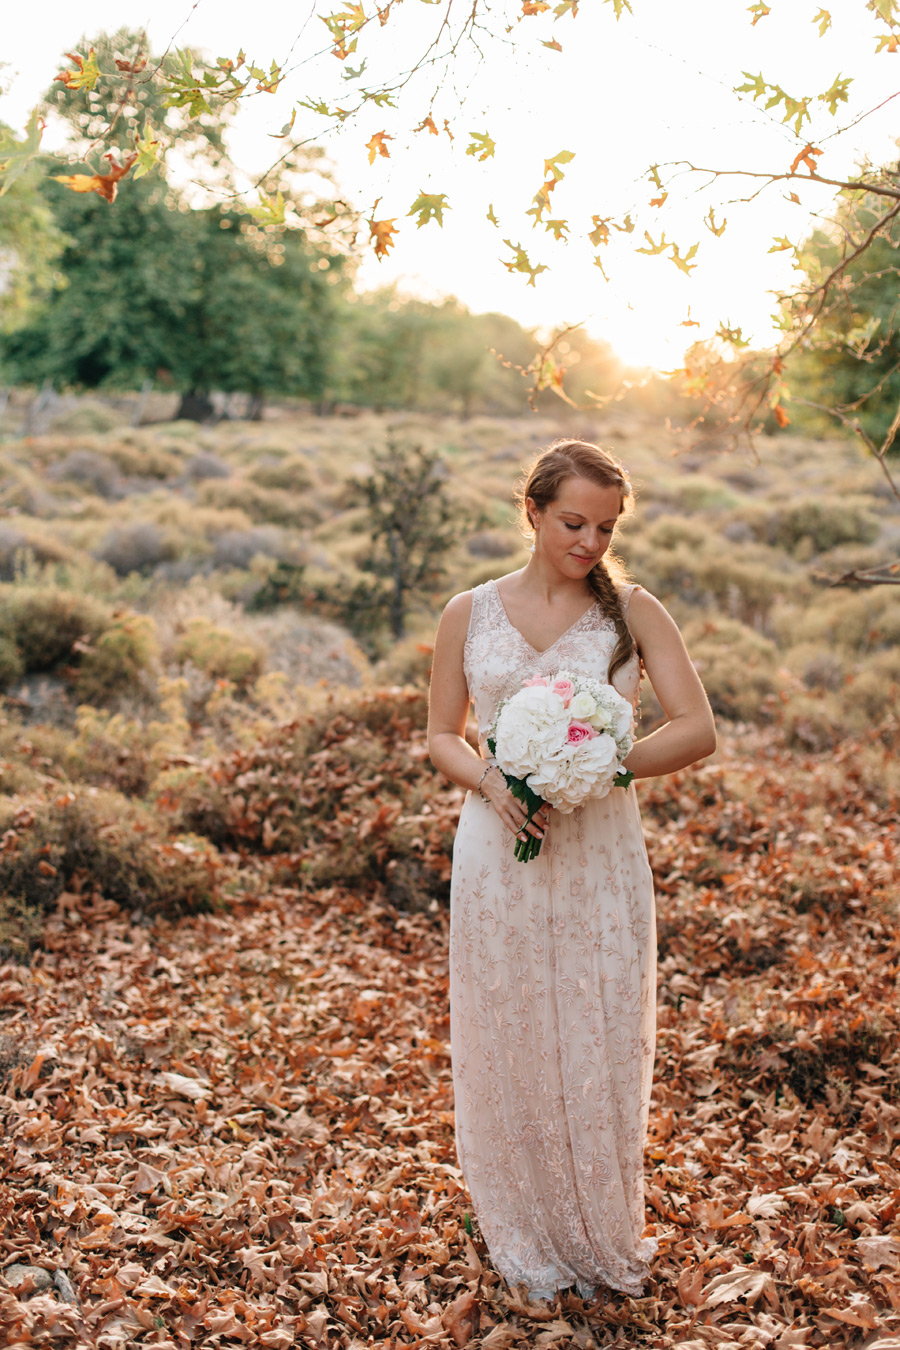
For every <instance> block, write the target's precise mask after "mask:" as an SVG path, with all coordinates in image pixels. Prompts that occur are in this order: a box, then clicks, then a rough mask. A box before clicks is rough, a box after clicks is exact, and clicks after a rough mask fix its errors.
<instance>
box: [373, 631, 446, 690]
mask: <svg viewBox="0 0 900 1350" xmlns="http://www.w3.org/2000/svg"><path fill="white" fill-rule="evenodd" d="M433 657H434V643H433V642H423V641H422V640H421V638H415V637H409V638H404V640H403V641H402V642H397V643H395V644H394V646H393V647H392V648H391V650H390V652H389V653H388V655H387V656H386V657H385V658H384V659H383V660H382V661H379V662H378V664H377V665H376V667H375V670H374V672H373V674H374V679H375V681H376V683H377V684H378V685H379V686H383V685H414V686H416V687H418V688H420V689H421V688H425V689H427V687H428V681H429V678H430V676H431V664H432V660H433Z"/></svg>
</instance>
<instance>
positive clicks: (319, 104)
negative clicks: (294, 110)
mask: <svg viewBox="0 0 900 1350" xmlns="http://www.w3.org/2000/svg"><path fill="white" fill-rule="evenodd" d="M297 107H298V108H309V110H310V112H314V113H318V115H319V116H320V117H334V113H333V112H332V110H331V108H329V106H328V104H327V103H326V102H325V101H324V99H321V98H319V99H313V98H303V99H301V100H300V102H299V103H298V104H297Z"/></svg>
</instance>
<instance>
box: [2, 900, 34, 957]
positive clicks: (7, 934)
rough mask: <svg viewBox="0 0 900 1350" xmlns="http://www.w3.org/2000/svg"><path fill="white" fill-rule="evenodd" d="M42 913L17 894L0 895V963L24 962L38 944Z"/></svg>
mask: <svg viewBox="0 0 900 1350" xmlns="http://www.w3.org/2000/svg"><path fill="white" fill-rule="evenodd" d="M42 928H43V915H42V914H41V911H40V910H39V909H38V907H37V906H36V905H29V904H28V902H27V901H26V900H23V899H22V897H21V896H18V895H0V963H2V962H6V961H17V962H22V963H25V962H27V961H28V958H29V956H30V955H31V953H32V952H33V951H34V949H35V948H36V947H37V946H39V945H40V940H41V929H42Z"/></svg>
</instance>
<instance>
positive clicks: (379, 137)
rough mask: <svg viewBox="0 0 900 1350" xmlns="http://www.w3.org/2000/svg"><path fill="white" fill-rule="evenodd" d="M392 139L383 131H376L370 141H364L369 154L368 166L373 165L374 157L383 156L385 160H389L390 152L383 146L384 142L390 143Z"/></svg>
mask: <svg viewBox="0 0 900 1350" xmlns="http://www.w3.org/2000/svg"><path fill="white" fill-rule="evenodd" d="M393 139H394V138H393V136H389V135H388V134H387V132H385V131H376V132H375V135H374V136H373V137H372V139H371V140H370V141H366V149H367V150H368V152H369V163H370V164H374V163H375V156H376V155H383V156H384V158H385V159H390V157H391V152H390V150H389V149H388V148H387V146H386V145H385V141H391V140H393Z"/></svg>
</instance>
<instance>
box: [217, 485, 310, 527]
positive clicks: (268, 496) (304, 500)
mask: <svg viewBox="0 0 900 1350" xmlns="http://www.w3.org/2000/svg"><path fill="white" fill-rule="evenodd" d="M197 502H198V503H199V504H200V505H202V506H213V507H218V508H219V509H220V510H227V509H228V508H240V510H242V511H244V512H245V513H246V515H247V516H248V517H249V518H250V520H253V521H260V522H262V523H263V524H269V525H289V526H294V527H297V526H298V525H300V524H302V525H303V527H304V528H305V529H311V528H313V527H314V526H316V525H319V524H321V522H322V521H323V520H324V518H325V513H324V510H323V508H322V506H321V504H320V503H319V502H318V501H316V500H315V499H313V498H312V497H309V496H307V497H304V496H303V495H302V494H301V493H299V492H283V491H278V490H276V489H275V488H262V487H260V486H259V485H258V484H257V483H251V482H250V480H249V479H247V478H240V479H237V478H232V479H228V480H223V479H210V480H209V481H207V482H205V483H201V484H200V486H199V487H198V488H197Z"/></svg>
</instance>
